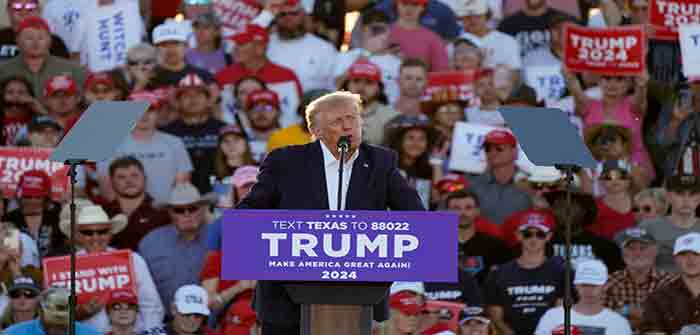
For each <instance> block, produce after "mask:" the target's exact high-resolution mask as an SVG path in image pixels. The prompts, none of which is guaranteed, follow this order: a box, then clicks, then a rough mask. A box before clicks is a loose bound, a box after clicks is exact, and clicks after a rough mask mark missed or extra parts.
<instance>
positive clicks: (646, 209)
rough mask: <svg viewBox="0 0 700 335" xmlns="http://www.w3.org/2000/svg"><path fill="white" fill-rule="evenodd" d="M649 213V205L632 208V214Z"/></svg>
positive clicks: (650, 209)
mask: <svg viewBox="0 0 700 335" xmlns="http://www.w3.org/2000/svg"><path fill="white" fill-rule="evenodd" d="M651 211H652V208H651V206H649V205H646V206H642V207H638V206H634V207H632V212H634V213H639V212H642V213H651Z"/></svg>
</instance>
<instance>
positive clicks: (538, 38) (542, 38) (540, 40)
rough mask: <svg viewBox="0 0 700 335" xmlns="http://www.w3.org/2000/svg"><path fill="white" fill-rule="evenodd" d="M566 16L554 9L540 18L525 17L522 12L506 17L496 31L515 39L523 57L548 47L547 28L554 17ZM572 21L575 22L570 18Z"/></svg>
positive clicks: (548, 36) (550, 9)
mask: <svg viewBox="0 0 700 335" xmlns="http://www.w3.org/2000/svg"><path fill="white" fill-rule="evenodd" d="M559 14H562V15H567V16H570V15H568V14H566V13H564V12H562V11H559V10H556V9H554V8H549V9H547V12H546V13H544V14H543V15H541V16H527V15H525V13H523V11H522V10H520V11H517V12H516V13H515V14H513V15H511V16H509V17H506V18H505V19H503V21H501V24H500V25H498V30H500V31H502V32H504V33H506V34H508V35H511V36H513V37H515V39H516V40H518V44H520V55H521V56H523V57H524V56H525V55H526V54H527V53H528V52H530V51H532V50H535V49H537V48H541V47H547V48H548V47H549V41H550V39H551V36H550V32H549V27H550V22H551V20H552V18H553V17H554V16H555V15H559ZM572 20H574V21H576V19H575V18H573V17H572Z"/></svg>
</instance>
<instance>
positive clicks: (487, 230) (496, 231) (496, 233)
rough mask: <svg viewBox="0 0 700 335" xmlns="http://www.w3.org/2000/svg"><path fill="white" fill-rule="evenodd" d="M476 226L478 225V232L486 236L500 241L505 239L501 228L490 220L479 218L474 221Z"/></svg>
mask: <svg viewBox="0 0 700 335" xmlns="http://www.w3.org/2000/svg"><path fill="white" fill-rule="evenodd" d="M474 224H475V225H476V231H478V232H480V233H484V234H486V235H491V236H493V237H495V238H497V239H499V240H502V239H503V231H502V230H501V226H499V225H497V224H495V223H493V222H491V221H489V219H487V218H485V217H483V216H477V217H476V219H475V220H474Z"/></svg>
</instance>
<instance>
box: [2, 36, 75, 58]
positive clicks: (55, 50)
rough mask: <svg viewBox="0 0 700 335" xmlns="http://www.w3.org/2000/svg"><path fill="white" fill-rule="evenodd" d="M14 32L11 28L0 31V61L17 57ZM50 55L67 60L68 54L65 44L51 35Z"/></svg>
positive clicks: (17, 50)
mask: <svg viewBox="0 0 700 335" xmlns="http://www.w3.org/2000/svg"><path fill="white" fill-rule="evenodd" d="M15 35H16V34H15V31H14V30H13V29H12V28H4V29H0V61H5V60H8V59H10V58H12V57H14V56H17V54H18V53H19V49H17V41H16V40H15V37H16V36H15ZM49 52H51V55H53V56H56V57H63V58H69V57H70V52H68V48H66V44H65V43H63V40H62V39H61V38H60V37H58V36H57V35H54V34H51V49H50V50H49Z"/></svg>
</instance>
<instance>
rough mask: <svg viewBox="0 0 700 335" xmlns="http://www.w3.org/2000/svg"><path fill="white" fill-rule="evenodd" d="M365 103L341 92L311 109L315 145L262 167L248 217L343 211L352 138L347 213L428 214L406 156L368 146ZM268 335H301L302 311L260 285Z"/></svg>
mask: <svg viewBox="0 0 700 335" xmlns="http://www.w3.org/2000/svg"><path fill="white" fill-rule="evenodd" d="M361 109H362V107H361V100H360V97H359V95H357V94H352V93H349V92H334V93H329V94H326V95H324V96H322V97H320V98H318V99H316V100H314V101H313V102H312V103H311V104H309V106H308V107H307V108H306V120H307V123H308V127H309V130H310V131H311V133H312V134H313V135H314V136H315V138H316V139H317V140H316V141H315V142H312V143H309V144H306V145H300V146H290V147H286V148H282V149H278V150H275V151H273V152H271V153H270V154H269V155H268V156H267V157H266V158H265V160H264V161H263V162H262V165H261V168H260V174H259V175H258V182H257V184H255V186H253V189H252V190H251V192H250V194H248V196H247V197H246V198H245V199H243V200H242V201H241V203H240V204H239V205H238V208H240V209H337V208H338V203H337V202H338V200H337V197H338V167H339V165H338V164H339V157H340V154H339V151H338V148H337V143H338V140H339V139H340V137H341V136H350V137H351V143H350V150H349V151H348V153H347V154H346V159H345V163H344V165H343V170H344V175H343V182H344V183H343V189H342V193H343V197H342V203H341V205H340V208H341V209H347V210H386V209H392V210H424V208H423V206H422V205H421V201H420V198H419V197H418V194H417V193H416V191H415V190H414V189H413V188H411V187H410V186H409V185H408V184H407V182H406V180H405V179H404V178H403V177H402V176H401V174H400V173H399V169H398V156H397V155H396V153H395V152H393V151H389V150H387V149H384V148H382V147H376V146H372V145H368V144H364V143H362V115H361ZM254 305H255V309H256V312H257V315H258V320H260V321H262V323H263V330H262V333H263V335H268V334H270V335H271V334H299V306H298V305H295V304H294V303H293V302H292V301H291V299H290V298H289V295H288V294H287V292H286V291H285V288H284V286H283V285H282V283H280V282H273V281H261V282H258V285H257V288H256V295H255V303H254ZM387 318H388V310H387V306H386V303H385V302H383V303H380V304H378V305H377V306H375V309H374V319H375V320H377V321H384V320H386V319H387Z"/></svg>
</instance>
